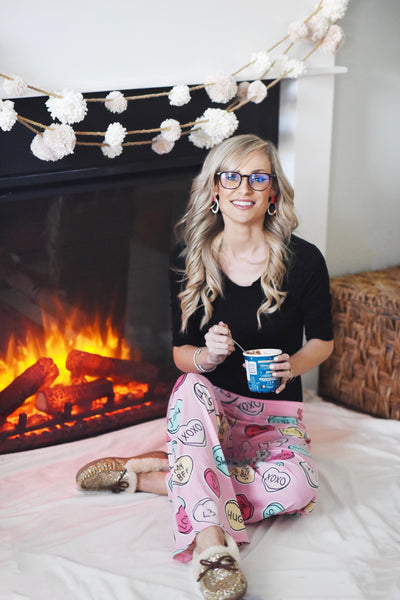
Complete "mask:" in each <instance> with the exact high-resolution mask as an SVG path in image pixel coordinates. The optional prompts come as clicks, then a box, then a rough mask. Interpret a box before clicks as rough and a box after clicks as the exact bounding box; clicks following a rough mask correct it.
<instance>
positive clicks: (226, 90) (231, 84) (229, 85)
mask: <svg viewBox="0 0 400 600" xmlns="http://www.w3.org/2000/svg"><path fill="white" fill-rule="evenodd" d="M206 84H207V85H206V92H207V94H208V95H209V97H210V99H211V100H212V102H220V103H221V104H224V103H225V102H229V100H231V98H233V97H234V96H235V95H236V90H237V85H236V81H235V80H234V78H233V77H232V75H226V74H225V73H216V74H215V75H213V76H212V77H208V79H207V81H206Z"/></svg>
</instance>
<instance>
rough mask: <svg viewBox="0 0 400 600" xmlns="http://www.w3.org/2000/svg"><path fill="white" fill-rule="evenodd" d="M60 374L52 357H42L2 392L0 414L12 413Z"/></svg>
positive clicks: (5, 415)
mask: <svg viewBox="0 0 400 600" xmlns="http://www.w3.org/2000/svg"><path fill="white" fill-rule="evenodd" d="M58 374H59V370H58V367H57V365H56V364H55V363H54V362H53V360H52V359H51V358H46V357H43V358H40V359H39V360H38V361H37V362H36V363H35V364H34V365H32V366H30V367H28V368H27V369H26V370H25V371H24V372H23V373H21V375H18V377H16V378H15V379H14V381H12V382H11V383H10V385H8V386H7V387H6V388H4V390H3V391H2V392H0V416H2V417H7V416H8V415H10V414H11V413H12V412H14V410H15V409H16V408H18V407H19V406H21V404H23V403H24V402H25V400H26V399H27V398H29V396H32V395H33V394H36V392H37V391H38V390H40V389H42V388H45V387H48V386H49V385H51V384H52V383H53V381H54V380H55V379H56V377H58Z"/></svg>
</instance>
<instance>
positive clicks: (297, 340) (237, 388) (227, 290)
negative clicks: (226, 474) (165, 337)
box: [170, 235, 333, 402]
mask: <svg viewBox="0 0 400 600" xmlns="http://www.w3.org/2000/svg"><path fill="white" fill-rule="evenodd" d="M183 248H184V247H183V246H182V245H177V246H176V248H175V249H174V252H173V253H172V255H171V268H170V291H171V311H172V334H173V344H174V346H183V345H185V344H191V345H193V346H204V344H205V342H204V335H205V334H206V333H207V331H208V330H209V328H210V327H211V326H212V325H215V324H216V323H218V322H219V321H223V322H224V323H226V324H227V325H228V326H229V328H230V330H231V333H232V337H233V338H234V339H235V340H236V341H237V342H239V344H240V345H241V346H242V347H243V348H245V349H247V350H250V349H253V348H281V349H282V351H283V352H287V353H288V354H289V355H292V354H294V353H295V352H296V351H297V350H299V349H300V348H301V347H302V345H303V340H304V335H305V337H306V339H307V340H309V339H312V338H319V339H321V340H326V341H328V340H331V339H332V338H333V330H332V318H331V296H330V289H329V275H328V270H327V268H326V263H325V260H324V257H323V256H322V254H321V252H320V251H319V250H318V248H317V247H316V246H314V245H313V244H310V243H309V242H307V241H305V240H303V239H301V238H299V237H297V236H294V235H292V237H291V241H290V244H289V248H290V250H291V261H290V265H289V268H288V271H287V275H286V278H285V281H284V284H283V289H284V290H285V291H287V292H288V295H287V297H286V299H285V301H284V302H283V304H282V305H281V308H280V309H279V310H277V311H276V312H274V313H272V314H269V315H263V316H262V317H261V325H262V327H261V329H258V324H257V316H256V315H257V309H258V308H259V306H260V305H261V304H262V302H263V300H264V298H265V296H264V292H263V290H262V287H261V282H260V279H258V280H257V281H255V282H254V283H253V284H252V285H250V286H239V285H236V284H235V283H233V281H231V280H230V279H229V278H228V277H227V276H226V275H225V274H224V273H223V285H224V297H220V296H219V297H218V298H217V299H216V300H215V301H214V302H213V308H214V311H213V314H212V317H211V319H210V321H209V322H208V323H206V325H205V326H204V327H203V328H201V329H200V322H201V319H202V316H203V312H202V309H200V308H199V309H198V310H197V311H196V312H195V313H194V314H193V315H192V316H191V317H190V319H189V323H188V327H187V331H186V332H184V333H182V332H181V331H180V328H181V314H182V313H181V308H180V302H179V300H178V298H177V295H178V293H179V292H180V291H181V288H182V285H183V284H182V283H181V280H182V270H184V268H185V258H184V257H183V256H182V250H183ZM176 269H178V270H181V272H180V273H179V271H178V272H177V271H176ZM243 362H244V359H243V355H242V352H241V351H240V350H239V349H238V348H237V347H236V349H235V352H233V353H232V354H231V355H230V356H228V357H227V358H226V360H225V361H224V362H223V363H222V364H221V365H218V367H217V368H216V369H215V371H212V372H210V373H204V375H205V376H206V377H207V378H208V379H209V380H210V381H211V383H213V384H214V385H215V386H217V387H220V388H223V389H224V390H228V391H230V392H232V393H234V394H240V395H242V396H248V397H251V398H258V399H268V400H279V399H280V398H281V399H282V400H294V401H298V402H300V401H301V400H302V388H301V379H300V377H296V378H295V379H294V381H293V382H291V383H289V384H288V385H287V386H286V389H285V390H284V391H283V392H282V393H281V394H280V395H277V394H275V393H268V394H258V393H253V392H250V390H249V388H248V386H247V379H246V370H245V369H244V368H243V367H242V365H243Z"/></svg>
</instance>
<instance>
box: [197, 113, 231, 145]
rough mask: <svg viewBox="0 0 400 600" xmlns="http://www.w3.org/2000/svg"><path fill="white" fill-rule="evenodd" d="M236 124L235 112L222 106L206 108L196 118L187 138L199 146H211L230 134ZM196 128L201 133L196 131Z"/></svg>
mask: <svg viewBox="0 0 400 600" xmlns="http://www.w3.org/2000/svg"><path fill="white" fill-rule="evenodd" d="M238 125H239V121H238V120H237V117H236V115H235V113H233V112H228V111H227V110H223V109H222V108H207V110H206V111H204V113H203V115H202V116H201V117H199V118H197V119H196V121H195V125H194V127H193V128H192V132H191V134H190V135H189V140H190V141H191V142H192V143H193V144H194V145H195V146H197V147H199V148H207V149H208V148H212V147H213V146H215V145H216V144H219V143H220V142H222V140H224V139H226V138H228V137H229V136H231V135H232V134H233V133H234V132H235V131H236V129H237V128H238ZM198 128H200V131H201V133H199V132H198V131H197V129H198Z"/></svg>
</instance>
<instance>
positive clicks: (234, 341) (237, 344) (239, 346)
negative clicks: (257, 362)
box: [231, 336, 246, 352]
mask: <svg viewBox="0 0 400 600" xmlns="http://www.w3.org/2000/svg"><path fill="white" fill-rule="evenodd" d="M231 340H232V342H233V343H234V344H236V346H237V347H238V348H240V349H241V351H242V352H246V350H245V349H244V348H242V346H241V345H240V344H239V342H237V341H236V340H234V339H233V337H232V336H231Z"/></svg>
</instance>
